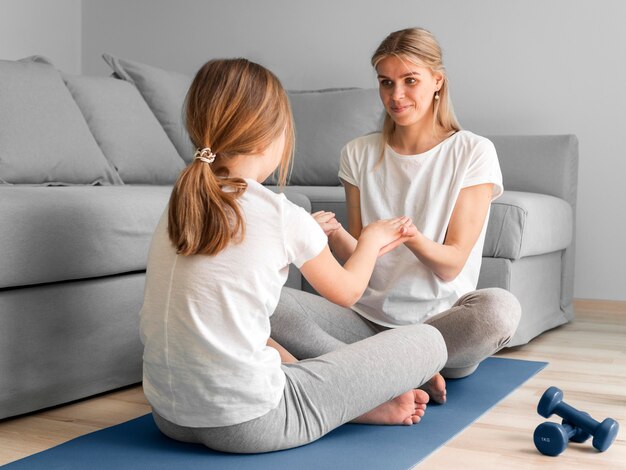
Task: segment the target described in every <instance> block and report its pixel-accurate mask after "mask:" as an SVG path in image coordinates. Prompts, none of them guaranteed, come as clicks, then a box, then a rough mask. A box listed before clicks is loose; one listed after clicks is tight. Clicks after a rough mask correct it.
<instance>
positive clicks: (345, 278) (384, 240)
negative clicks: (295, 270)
mask: <svg viewBox="0 0 626 470" xmlns="http://www.w3.org/2000/svg"><path fill="white" fill-rule="evenodd" d="M410 225H412V222H411V219H409V218H408V217H396V218H394V219H387V220H379V221H377V222H374V223H371V224H369V225H368V226H367V227H365V228H364V229H363V231H362V233H361V237H360V238H359V240H358V242H357V243H356V246H355V248H354V251H353V253H352V256H350V258H349V259H347V260H346V262H345V264H344V265H343V266H342V265H340V264H339V263H338V262H337V260H336V259H335V257H334V256H333V255H332V253H331V252H330V249H329V247H328V245H327V246H326V247H325V248H324V249H323V250H322V252H321V253H320V254H319V255H317V256H316V257H315V258H313V259H311V260H309V261H307V262H306V263H304V264H303V265H302V266H301V267H300V272H301V273H302V275H303V276H304V277H305V278H306V280H307V281H309V283H310V284H311V285H312V286H313V288H314V289H315V290H316V291H317V292H319V293H320V294H321V295H322V296H324V297H325V298H327V299H328V300H330V301H331V302H334V303H336V304H338V305H342V306H344V307H350V306H352V305H353V304H354V303H355V302H356V301H357V300H359V299H360V298H361V295H362V294H363V292H364V291H365V288H366V287H367V284H368V282H369V279H370V277H371V275H372V271H373V270H374V265H375V264H376V259H377V258H378V256H379V255H380V252H381V250H384V249H386V247H388V246H389V245H391V244H398V243H401V242H403V241H406V240H407V238H406V237H405V236H404V234H405V233H406V232H407V230H408V227H409V226H410Z"/></svg>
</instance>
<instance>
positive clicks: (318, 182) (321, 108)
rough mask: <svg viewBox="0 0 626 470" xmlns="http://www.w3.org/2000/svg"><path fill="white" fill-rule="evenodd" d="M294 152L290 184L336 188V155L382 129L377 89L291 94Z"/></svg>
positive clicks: (381, 107) (381, 110)
mask: <svg viewBox="0 0 626 470" xmlns="http://www.w3.org/2000/svg"><path fill="white" fill-rule="evenodd" d="M288 94H289V100H290V102H291V109H292V112H293V119H294V125H295V128H296V149H295V155H294V160H293V171H292V173H291V177H290V179H289V184H290V185H301V186H337V185H339V184H340V182H339V177H338V176H337V174H338V172H339V156H340V154H341V149H342V148H343V146H344V145H346V144H347V143H348V142H349V141H351V140H352V139H355V138H357V137H360V136H362V135H364V134H368V133H371V132H375V131H378V130H380V129H381V128H382V120H383V116H384V114H383V111H384V109H383V106H382V104H381V101H380V98H379V96H378V90H376V89H343V90H320V91H310V92H294V91H290V92H288Z"/></svg>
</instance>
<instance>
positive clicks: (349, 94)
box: [0, 56, 577, 418]
mask: <svg viewBox="0 0 626 470" xmlns="http://www.w3.org/2000/svg"><path fill="white" fill-rule="evenodd" d="M105 60H107V62H108V63H109V64H110V65H111V67H112V69H113V71H114V72H115V77H85V76H70V75H66V74H62V73H60V72H58V71H57V70H56V69H55V68H54V67H53V66H52V65H51V64H49V63H47V61H45V60H44V59H42V58H37V57H36V58H29V59H25V60H23V61H0V84H1V85H0V220H1V221H2V223H1V224H0V260H2V262H1V265H0V266H1V267H0V418H5V417H8V416H13V415H17V414H21V413H26V412H30V411H33V410H37V409H41V408H44V407H48V406H52V405H56V404H60V403H66V402H68V401H71V400H75V399H79V398H83V397H86V396H90V395H94V394H96V393H100V392H104V391H107V390H111V389H114V388H118V387H121V386H125V385H129V384H133V383H137V382H139V381H140V380H141V353H142V346H141V343H140V341H139V337H138V312H139V310H140V307H141V303H142V296H143V282H144V275H145V274H144V273H145V268H146V257H147V250H148V245H149V242H150V237H151V233H152V230H153V229H154V226H155V225H156V222H157V220H158V218H159V216H160V214H161V213H162V211H163V209H164V207H165V205H166V203H167V200H168V197H169V193H170V190H171V184H172V183H173V181H174V180H175V178H176V176H177V174H178V173H179V171H180V170H181V169H182V168H183V167H184V165H185V164H186V163H188V162H189V161H190V158H191V157H192V154H193V149H192V148H191V145H190V143H189V141H188V138H187V136H186V135H185V132H184V131H183V128H182V122H181V121H182V120H181V114H180V107H181V104H182V100H183V97H184V94H185V91H186V89H187V86H188V85H189V82H190V77H187V76H184V75H181V74H177V73H174V72H168V71H164V70H160V69H157V68H154V67H150V66H147V65H143V64H139V63H135V62H131V61H124V60H121V59H117V58H114V57H111V56H106V57H105ZM290 99H291V101H292V107H293V112H294V118H295V121H296V132H297V149H296V156H295V161H294V169H293V173H292V177H291V185H290V186H288V187H287V188H285V189H284V191H285V193H286V194H287V196H288V197H289V198H291V199H292V200H293V201H295V202H296V203H298V204H300V205H302V206H303V207H305V208H306V209H308V210H313V211H315V210H319V209H325V210H332V211H335V212H336V213H337V214H338V217H339V218H340V220H342V222H344V223H345V208H344V195H343V189H342V188H341V186H340V185H339V181H338V179H337V167H338V155H339V150H340V148H341V146H342V145H343V144H345V142H347V141H348V140H350V139H352V138H354V137H357V136H359V135H362V134H364V133H367V132H371V131H374V130H376V129H377V128H378V127H379V124H380V118H381V107H380V104H379V101H378V98H377V93H376V91H375V90H358V89H348V90H326V91H316V92H295V91H293V92H290ZM491 139H492V140H493V142H494V143H495V145H496V148H497V150H498V154H499V158H500V164H501V167H502V171H503V173H504V184H505V189H506V190H505V193H504V195H503V196H502V197H501V198H500V199H498V200H497V201H495V202H494V204H493V205H492V208H491V214H490V219H489V226H488V231H487V240H486V243H485V248H484V259H483V269H482V271H481V276H480V285H479V287H487V286H500V287H504V288H506V289H509V290H511V291H512V292H513V293H514V294H516V295H517V297H518V298H519V300H520V302H521V304H522V307H523V317H522V323H521V325H520V328H519V331H518V333H517V334H516V336H515V338H514V340H513V343H512V345H518V344H523V343H525V342H527V341H529V340H530V339H532V338H533V337H535V336H536V335H538V334H540V333H541V332H543V331H545V330H547V329H549V328H553V327H555V326H557V325H560V324H562V323H565V322H567V321H568V320H570V319H571V318H572V306H571V301H572V286H573V259H574V256H573V254H574V248H573V247H574V244H573V226H574V212H575V205H576V180H577V142H576V138H575V137H573V136H493V137H491ZM268 185H271V181H269V182H268ZM274 189H275V190H278V189H277V188H274ZM288 282H289V285H291V286H293V287H302V288H305V289H306V288H308V287H307V286H306V285H303V284H306V283H303V282H302V279H301V277H300V275H299V273H298V272H297V270H292V272H291V275H290V279H289V281H288Z"/></svg>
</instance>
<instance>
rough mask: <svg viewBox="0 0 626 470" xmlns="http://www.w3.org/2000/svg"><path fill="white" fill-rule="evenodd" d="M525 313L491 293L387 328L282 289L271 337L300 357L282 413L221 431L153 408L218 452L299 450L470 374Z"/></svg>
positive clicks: (163, 424)
mask: <svg viewBox="0 0 626 470" xmlns="http://www.w3.org/2000/svg"><path fill="white" fill-rule="evenodd" d="M519 315H520V307H519V303H518V302H517V300H516V299H515V297H513V296H512V295H510V294H509V293H508V292H506V291H504V290H500V289H486V290H482V291H477V292H476V293H471V294H468V295H466V296H464V297H462V298H461V299H459V301H458V302H457V303H456V304H455V306H454V307H452V308H451V309H450V310H448V311H447V312H444V313H442V314H441V315H439V316H438V317H436V318H435V319H434V320H432V322H431V323H432V326H430V325H412V326H403V327H399V328H395V329H385V328H382V327H380V326H378V325H375V324H373V323H371V322H369V321H367V320H365V319H363V318H362V317H361V316H359V315H358V314H356V313H355V312H354V311H352V310H350V309H346V308H342V307H339V306H337V305H335V304H333V303H331V302H329V301H327V300H325V299H323V298H322V297H319V296H316V295H312V294H307V293H305V292H301V291H297V290H293V289H289V288H284V289H283V294H282V296H281V300H280V303H279V305H278V307H277V309H276V311H275V313H274V315H273V316H272V337H273V338H274V339H275V340H276V341H278V343H280V344H281V345H283V346H284V347H285V348H286V349H287V350H288V351H290V352H291V353H292V354H294V355H295V356H296V357H297V358H298V359H301V361H300V362H298V363H296V364H284V365H283V371H284V372H285V377H286V384H285V390H284V392H283V397H282V400H281V401H280V403H279V405H278V407H276V408H275V409H273V410H271V411H270V412H268V413H266V414H265V415H263V416H261V417H259V418H256V419H253V420H250V421H247V422H244V423H240V424H235V425H232V426H223V427H213V428H190V427H185V426H179V425H177V424H174V423H172V422H170V421H167V420H166V419H164V418H163V417H161V416H159V415H158V413H156V412H155V411H153V416H154V419H155V422H156V424H157V426H158V427H159V429H160V430H161V431H162V432H163V433H164V434H165V435H167V436H169V437H171V438H173V439H176V440H179V441H183V442H194V443H202V444H204V445H206V446H207V447H209V448H210V449H213V450H218V451H223V452H238V453H255V452H268V451H274V450H281V449H288V448H291V447H297V446H300V445H303V444H307V443H310V442H312V441H315V440H316V439H319V438H320V437H322V436H323V435H324V434H326V433H328V432H330V431H332V430H333V429H335V428H336V427H338V426H340V425H342V424H344V423H347V422H349V421H352V420H353V419H355V418H357V417H358V416H360V415H362V414H364V413H366V412H368V411H370V410H372V409H374V408H375V407H377V406H378V405H380V404H381V403H384V402H386V401H388V400H391V399H392V398H394V397H397V396H398V395H401V394H402V393H404V392H406V391H408V390H411V389H413V388H417V387H419V386H420V385H422V384H423V383H425V382H426V381H428V380H429V379H430V378H431V377H432V376H433V375H435V374H436V373H437V372H438V371H440V370H441V369H442V368H443V367H444V366H446V369H444V371H446V372H448V374H447V375H448V376H455V377H460V376H463V375H467V374H469V373H471V372H472V371H473V370H475V369H476V367H477V365H478V363H479V362H480V361H481V360H482V359H484V358H485V357H488V356H490V355H491V354H493V353H494V352H495V351H497V350H498V349H500V348H501V347H503V346H504V345H505V344H506V342H507V341H508V340H509V339H510V337H511V336H512V335H513V333H514V332H515V328H516V327H517V323H518V321H519ZM433 327H434V328H433ZM199 412H200V410H199Z"/></svg>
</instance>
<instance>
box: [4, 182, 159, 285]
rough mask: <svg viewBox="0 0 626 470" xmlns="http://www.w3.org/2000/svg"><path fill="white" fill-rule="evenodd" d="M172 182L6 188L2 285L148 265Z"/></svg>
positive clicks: (57, 279)
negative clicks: (154, 237) (154, 232)
mask: <svg viewBox="0 0 626 470" xmlns="http://www.w3.org/2000/svg"><path fill="white" fill-rule="evenodd" d="M170 192H171V187H169V186H127V185H125V186H100V187H84V186H71V187H24V186H19V187H18V186H0V220H3V221H4V223H2V224H0V259H1V260H2V269H1V270H0V288H6V287H16V286H24V285H32V284H40V283H47V282H56V281H65V280H70V279H83V278H90V277H98V276H107V275H112V274H119V273H124V272H132V271H138V270H145V268H146V259H147V255H148V247H149V244H150V240H151V237H152V232H153V231H154V228H155V227H156V224H157V222H158V220H159V218H160V216H161V214H162V213H163V211H164V209H165V207H166V205H167V202H168V200H169V195H170Z"/></svg>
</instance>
